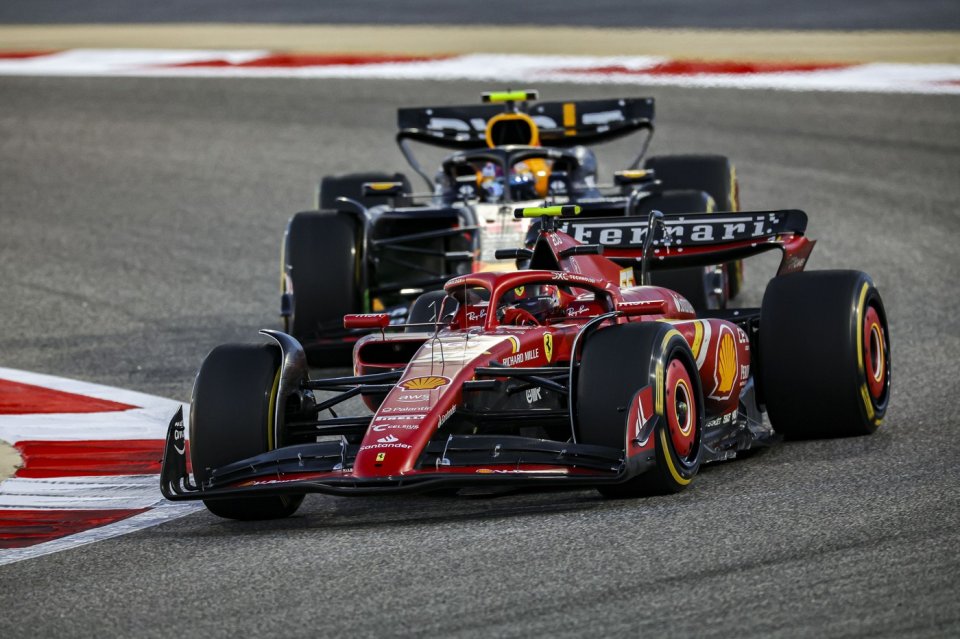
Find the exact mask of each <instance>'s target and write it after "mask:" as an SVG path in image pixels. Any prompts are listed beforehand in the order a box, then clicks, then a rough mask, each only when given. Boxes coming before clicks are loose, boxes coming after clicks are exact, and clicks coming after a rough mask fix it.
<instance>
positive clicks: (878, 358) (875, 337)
mask: <svg viewBox="0 0 960 639" xmlns="http://www.w3.org/2000/svg"><path fill="white" fill-rule="evenodd" d="M863 352H864V358H863V364H864V374H865V376H866V378H867V389H868V390H869V391H870V396H871V397H872V398H873V399H874V400H879V399H880V398H881V397H882V396H883V392H884V390H885V389H886V385H887V351H886V336H885V334H884V330H883V325H882V324H881V323H880V315H879V313H877V309H876V308H874V307H873V306H869V307H867V312H866V313H865V314H864V319H863Z"/></svg>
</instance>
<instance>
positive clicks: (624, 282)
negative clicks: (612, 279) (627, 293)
mask: <svg viewBox="0 0 960 639" xmlns="http://www.w3.org/2000/svg"><path fill="white" fill-rule="evenodd" d="M636 285H637V280H636V278H635V277H634V275H633V268H623V269H620V288H628V287H630V286H636Z"/></svg>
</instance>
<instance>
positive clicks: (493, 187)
mask: <svg viewBox="0 0 960 639" xmlns="http://www.w3.org/2000/svg"><path fill="white" fill-rule="evenodd" d="M477 181H478V182H479V184H480V189H481V190H482V191H483V193H484V195H485V196H486V197H485V199H486V201H487V202H499V201H500V199H501V198H502V197H503V170H502V169H501V168H500V165H499V164H497V163H496V162H485V163H484V164H483V166H481V167H480V170H479V171H478V175H477Z"/></svg>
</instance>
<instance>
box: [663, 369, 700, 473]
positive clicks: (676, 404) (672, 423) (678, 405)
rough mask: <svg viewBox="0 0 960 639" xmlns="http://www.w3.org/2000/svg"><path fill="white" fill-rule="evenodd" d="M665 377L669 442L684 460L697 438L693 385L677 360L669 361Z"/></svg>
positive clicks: (685, 370)
mask: <svg viewBox="0 0 960 639" xmlns="http://www.w3.org/2000/svg"><path fill="white" fill-rule="evenodd" d="M666 377H667V379H666V387H667V388H666V390H667V402H666V409H667V411H666V412H667V415H666V417H667V426H668V428H669V430H670V441H671V442H672V443H673V449H674V450H675V451H676V453H677V455H678V456H679V457H681V458H686V457H688V456H689V455H690V453H691V451H692V450H693V447H694V443H695V440H696V436H697V429H696V424H697V405H696V401H695V400H694V394H693V383H692V381H691V380H690V374H689V373H688V372H687V367H686V366H684V365H683V362H681V361H680V360H679V359H673V360H671V361H670V364H669V366H668V367H667V376H666Z"/></svg>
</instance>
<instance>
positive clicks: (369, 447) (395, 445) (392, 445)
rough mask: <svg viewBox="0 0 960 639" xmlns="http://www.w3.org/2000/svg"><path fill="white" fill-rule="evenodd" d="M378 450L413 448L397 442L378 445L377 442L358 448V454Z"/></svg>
mask: <svg viewBox="0 0 960 639" xmlns="http://www.w3.org/2000/svg"><path fill="white" fill-rule="evenodd" d="M378 448H413V446H411V445H410V444H403V443H400V442H398V443H390V442H383V443H380V442H377V443H376V444H367V445H366V446H361V447H360V452H363V451H365V450H375V449H378Z"/></svg>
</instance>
